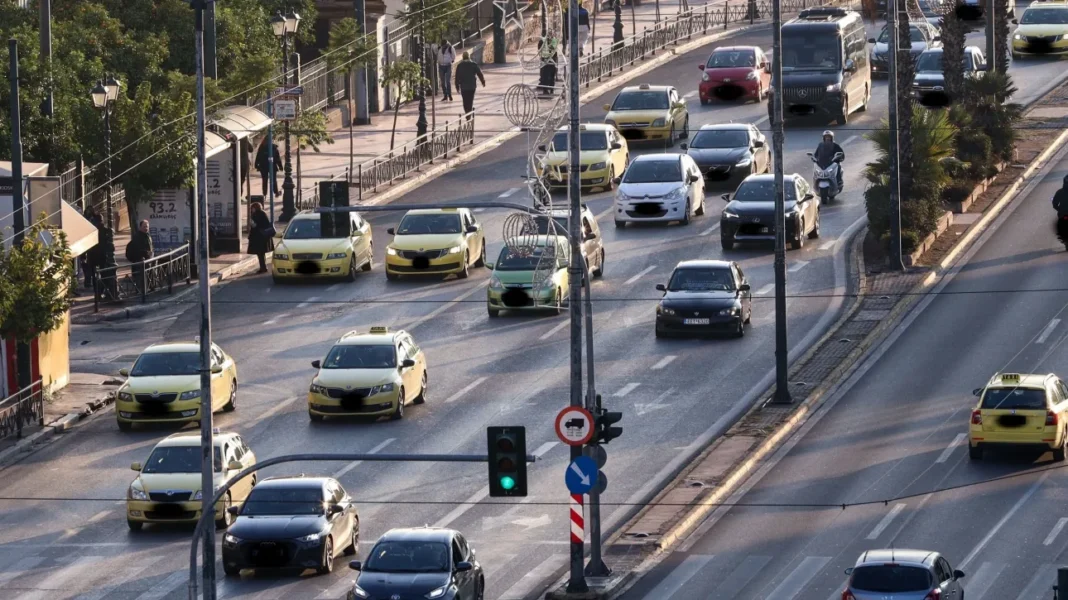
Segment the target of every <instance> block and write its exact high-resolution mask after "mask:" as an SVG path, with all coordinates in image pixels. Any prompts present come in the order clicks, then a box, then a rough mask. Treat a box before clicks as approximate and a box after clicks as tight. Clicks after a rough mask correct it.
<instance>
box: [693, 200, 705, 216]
mask: <svg viewBox="0 0 1068 600" xmlns="http://www.w3.org/2000/svg"><path fill="white" fill-rule="evenodd" d="M693 214H694V215H695V216H698V217H700V216H702V215H704V214H705V201H704V200H701V204H700V206H698V207H697V210H695V211H693Z"/></svg>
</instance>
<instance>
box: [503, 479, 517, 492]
mask: <svg viewBox="0 0 1068 600" xmlns="http://www.w3.org/2000/svg"><path fill="white" fill-rule="evenodd" d="M514 487H515V479H512V478H511V477H508V476H505V477H501V489H505V490H510V489H512V488H514Z"/></svg>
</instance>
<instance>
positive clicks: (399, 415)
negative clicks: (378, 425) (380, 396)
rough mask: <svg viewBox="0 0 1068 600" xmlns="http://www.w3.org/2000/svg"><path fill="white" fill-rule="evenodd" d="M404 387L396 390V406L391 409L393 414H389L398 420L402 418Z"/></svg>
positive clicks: (391, 417)
mask: <svg viewBox="0 0 1068 600" xmlns="http://www.w3.org/2000/svg"><path fill="white" fill-rule="evenodd" d="M404 398H405V396H404V388H401V389H400V391H399V392H397V408H395V409H393V414H392V415H390V416H389V418H390V419H392V420H394V421H400V420H401V419H403V418H404Z"/></svg>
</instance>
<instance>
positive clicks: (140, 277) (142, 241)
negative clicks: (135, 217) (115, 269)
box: [126, 219, 153, 293]
mask: <svg viewBox="0 0 1068 600" xmlns="http://www.w3.org/2000/svg"><path fill="white" fill-rule="evenodd" d="M148 232H149V224H148V219H145V220H143V221H141V222H140V223H138V224H137V231H135V232H133V234H132V235H131V236H130V243H129V244H126V260H128V261H130V266H131V267H132V269H131V270H132V272H133V280H134V286H136V287H137V291H139V292H142V293H144V292H145V291H146V290H143V289H142V285H143V284H144V283H145V261H146V260H148V259H150V258H152V254H153V248H152V236H151V235H149V234H148Z"/></svg>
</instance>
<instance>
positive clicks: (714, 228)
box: [697, 223, 719, 235]
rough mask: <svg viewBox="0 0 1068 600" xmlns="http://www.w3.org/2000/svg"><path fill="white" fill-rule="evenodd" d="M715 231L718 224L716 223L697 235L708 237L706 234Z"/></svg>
mask: <svg viewBox="0 0 1068 600" xmlns="http://www.w3.org/2000/svg"><path fill="white" fill-rule="evenodd" d="M717 229H719V223H716V224H715V225H713V226H711V227H709V228H708V229H706V230H704V231H702V232H701V233H699V234H697V235H708V234H710V233H712V232H713V231H715V230H717Z"/></svg>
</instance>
